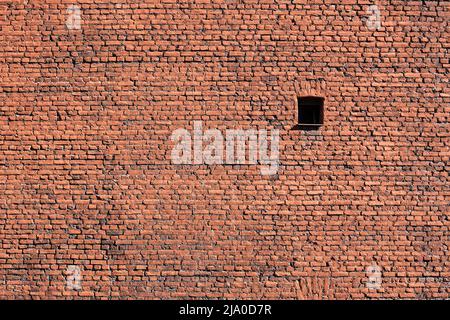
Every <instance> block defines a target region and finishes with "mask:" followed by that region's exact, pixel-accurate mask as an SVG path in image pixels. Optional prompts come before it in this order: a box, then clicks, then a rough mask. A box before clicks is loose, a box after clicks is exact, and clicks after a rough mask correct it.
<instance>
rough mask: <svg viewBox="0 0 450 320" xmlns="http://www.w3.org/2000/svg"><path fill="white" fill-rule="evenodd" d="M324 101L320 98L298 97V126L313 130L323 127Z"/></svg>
mask: <svg viewBox="0 0 450 320" xmlns="http://www.w3.org/2000/svg"><path fill="white" fill-rule="evenodd" d="M324 100H325V99H324V98H321V97H299V98H298V100H297V102H298V125H299V126H304V127H313V128H314V127H319V126H321V125H323V104H324Z"/></svg>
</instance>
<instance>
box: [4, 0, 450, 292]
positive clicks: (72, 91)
mask: <svg viewBox="0 0 450 320" xmlns="http://www.w3.org/2000/svg"><path fill="white" fill-rule="evenodd" d="M374 3H375V2H374V1H369V0H339V1H338V0H330V1H328V0H327V1H325V0H308V1H306V0H294V1H291V0H289V1H288V0H279V1H273V0H212V1H211V0H198V1H185V0H183V1H176V0H160V1H134V0H133V1H131V0H122V1H103V0H102V1H98V0H96V1H93V0H82V1H78V2H75V1H63V0H51V1H50V0H46V1H0V16H1V19H0V62H1V63H0V77H1V86H0V130H1V135H0V186H1V192H0V297H2V298H28V299H29V298H74V297H75V298H289V299H297V298H321V297H325V298H449V297H450V285H449V280H450V259H449V246H450V239H449V228H450V222H449V216H448V215H449V195H450V188H449V168H450V165H449V157H450V151H449V137H450V125H449V111H450V110H449V109H450V107H449V106H450V90H449V82H448V73H449V67H450V63H449V54H448V53H449V11H450V10H449V9H450V5H449V2H447V1H426V2H425V3H422V1H408V0H401V1H400V0H399V1H395V0H392V1H388V0H383V1H378V5H379V8H380V11H381V27H380V28H379V29H378V30H371V29H369V28H368V27H367V17H368V15H367V10H368V7H369V6H370V5H371V4H374ZM69 4H77V5H79V6H80V8H81V13H82V14H81V21H82V23H81V30H69V29H68V28H67V26H66V20H67V11H66V9H67V6H68V5H69ZM311 92H312V93H314V94H318V95H321V96H323V97H325V99H326V100H325V124H324V126H323V127H322V128H321V129H320V130H319V131H300V130H292V127H293V126H294V125H295V124H296V106H295V100H296V96H298V95H306V94H308V93H311ZM200 119H201V120H203V123H204V126H207V127H210V128H220V129H221V130H225V129H226V128H247V127H252V128H267V129H273V128H278V129H280V132H281V142H280V161H281V166H280V169H279V172H278V175H277V176H263V175H261V173H260V171H259V167H258V166H254V165H214V166H207V165H173V164H172V163H171V159H170V151H171V148H172V143H171V142H170V135H171V133H172V132H173V131H174V130H175V129H177V128H187V129H189V130H190V129H191V127H192V124H193V121H194V120H200ZM373 264H376V265H378V266H380V267H381V269H382V286H381V288H380V289H378V290H369V289H368V288H367V287H366V282H367V281H368V275H367V273H366V268H367V267H368V266H370V265H373ZM70 265H75V266H80V267H81V268H82V287H81V289H79V290H72V289H70V288H68V287H67V286H66V278H67V268H68V266H70Z"/></svg>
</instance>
